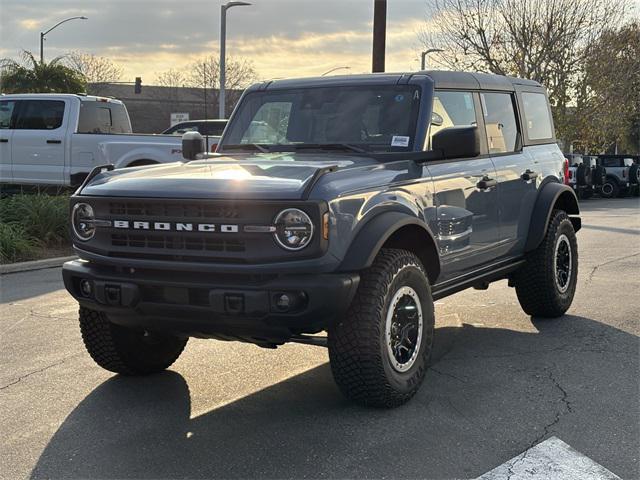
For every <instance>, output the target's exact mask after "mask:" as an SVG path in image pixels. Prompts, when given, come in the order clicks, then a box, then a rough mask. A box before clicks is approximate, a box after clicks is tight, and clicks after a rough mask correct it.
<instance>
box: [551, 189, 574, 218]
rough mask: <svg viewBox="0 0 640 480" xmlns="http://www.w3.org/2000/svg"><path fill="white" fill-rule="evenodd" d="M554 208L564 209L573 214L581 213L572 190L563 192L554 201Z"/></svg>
mask: <svg viewBox="0 0 640 480" xmlns="http://www.w3.org/2000/svg"><path fill="white" fill-rule="evenodd" d="M553 208H554V209H557V210H564V211H565V212H567V213H568V214H572V215H577V214H579V213H580V209H579V208H578V202H576V197H575V195H572V194H571V193H570V192H562V193H561V194H560V195H559V196H558V198H557V199H556V203H554V205H553Z"/></svg>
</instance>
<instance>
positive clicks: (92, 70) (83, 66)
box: [66, 51, 123, 95]
mask: <svg viewBox="0 0 640 480" xmlns="http://www.w3.org/2000/svg"><path fill="white" fill-rule="evenodd" d="M66 58H67V63H68V65H69V66H70V67H71V68H73V69H74V70H76V71H77V72H80V73H81V74H82V75H84V77H85V78H86V79H87V82H88V83H89V90H90V91H89V93H92V94H94V95H98V94H100V92H102V91H103V90H104V86H103V84H105V83H109V82H117V81H119V80H120V78H122V74H123V70H122V67H120V66H119V65H116V64H115V63H114V62H113V61H111V60H110V59H108V58H106V57H100V56H98V55H93V54H90V53H83V52H79V51H74V52H71V53H69V54H68V55H67V57H66Z"/></svg>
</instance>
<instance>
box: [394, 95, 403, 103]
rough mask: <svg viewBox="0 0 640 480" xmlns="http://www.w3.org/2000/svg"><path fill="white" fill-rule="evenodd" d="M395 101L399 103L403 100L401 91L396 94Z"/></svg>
mask: <svg viewBox="0 0 640 480" xmlns="http://www.w3.org/2000/svg"><path fill="white" fill-rule="evenodd" d="M395 100H396V102H398V103H400V102H402V101H403V100H404V95H402V94H401V93H399V94H398V95H396V98H395Z"/></svg>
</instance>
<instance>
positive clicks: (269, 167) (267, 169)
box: [81, 153, 375, 200]
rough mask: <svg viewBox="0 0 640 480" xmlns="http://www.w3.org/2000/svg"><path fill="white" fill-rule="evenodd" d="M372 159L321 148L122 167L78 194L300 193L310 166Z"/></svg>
mask: <svg viewBox="0 0 640 480" xmlns="http://www.w3.org/2000/svg"><path fill="white" fill-rule="evenodd" d="M368 163H370V164H371V163H375V161H374V160H372V159H370V158H366V157H355V156H351V155H344V154H327V153H319V154H312V153H302V154H301V153H271V154H262V153H256V154H243V155H232V156H220V157H216V158H210V159H207V160H197V161H192V162H185V163H183V162H180V163H168V164H163V165H151V166H145V167H135V168H123V169H117V170H113V171H110V172H104V173H101V174H99V175H97V176H96V177H95V178H93V179H92V180H91V181H90V182H89V184H88V185H87V186H85V187H84V189H83V190H82V192H81V194H82V195H91V196H109V197H144V198H238V199H251V198H260V199H274V200H275V199H281V200H293V199H296V200H297V199H301V198H302V196H303V193H304V192H305V190H306V189H307V187H308V186H309V184H310V182H313V181H314V176H315V175H316V172H318V170H320V169H324V168H326V167H329V166H332V165H335V166H337V167H338V168H348V167H350V166H352V165H356V164H357V165H358V166H362V165H363V164H364V165H366V164H368Z"/></svg>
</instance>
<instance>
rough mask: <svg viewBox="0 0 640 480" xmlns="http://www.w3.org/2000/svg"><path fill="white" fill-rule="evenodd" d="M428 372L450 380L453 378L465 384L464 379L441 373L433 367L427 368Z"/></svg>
mask: <svg viewBox="0 0 640 480" xmlns="http://www.w3.org/2000/svg"><path fill="white" fill-rule="evenodd" d="M429 370H431V371H433V372H435V373H437V374H438V375H442V376H445V377H450V378H453V379H454V380H457V381H459V382H462V383H467V381H466V380H464V379H462V378H460V377H456V376H455V375H453V374H451V373H447V372H443V371H441V370H438V369H436V368H433V367H429Z"/></svg>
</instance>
